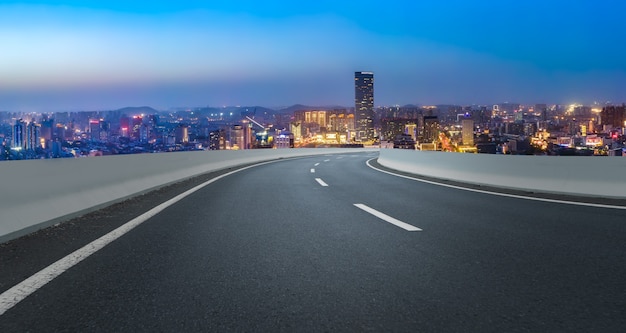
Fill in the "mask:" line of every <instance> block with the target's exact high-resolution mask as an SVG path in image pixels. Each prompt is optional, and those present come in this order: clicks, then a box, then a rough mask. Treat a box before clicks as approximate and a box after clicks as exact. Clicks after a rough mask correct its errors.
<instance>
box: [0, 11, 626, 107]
mask: <svg viewBox="0 0 626 333" xmlns="http://www.w3.org/2000/svg"><path fill="white" fill-rule="evenodd" d="M358 4H359V5H358V6H357V3H356V2H342V3H340V4H339V3H333V2H326V1H320V2H316V3H310V4H309V3H307V4H297V5H296V4H285V3H283V2H274V1H270V2H267V3H264V4H263V5H262V6H261V5H258V4H255V3H254V2H251V1H238V2H217V3H215V2H211V4H202V3H201V2H198V1H179V2H176V3H175V4H163V3H156V4H150V5H149V6H146V5H145V4H141V3H124V2H115V1H112V2H107V3H98V2H95V1H80V2H79V1H54V0H50V1H22V2H20V3H19V4H11V3H9V4H2V5H0V38H2V40H3V41H4V43H3V45H5V47H4V48H3V52H2V55H1V57H2V58H3V59H4V60H3V61H1V62H0V77H2V78H3V80H2V81H0V110H8V111H43V112H46V111H80V110H114V109H119V108H122V107H125V106H129V105H134V106H139V105H150V106H152V107H155V108H157V109H167V108H169V107H175V106H207V105H209V106H221V105H264V106H268V107H278V106H288V105H293V104H305V105H342V106H349V105H352V104H353V101H352V98H353V94H352V89H353V86H352V85H351V84H350V82H351V81H350V79H349V78H350V77H351V75H352V73H354V72H355V71H372V72H374V73H376V82H377V85H376V87H377V88H376V105H377V106H379V105H396V104H399V105H405V104H422V105H430V104H464V105H470V104H488V103H492V102H493V101H500V102H505V101H510V102H519V103H523V104H524V103H527V104H532V103H558V104H570V103H583V104H590V103H592V102H593V101H598V102H606V101H611V102H614V103H616V104H621V103H622V102H625V101H626V91H625V90H624V89H623V88H622V84H621V83H622V82H624V79H626V64H625V63H624V62H623V61H622V60H621V58H620V55H621V54H623V53H624V51H625V48H626V43H624V37H623V36H622V34H621V31H622V29H621V27H620V26H619V22H620V17H619V16H620V13H621V12H622V10H623V9H625V8H624V6H625V5H623V4H621V3H619V2H617V1H595V2H591V1H577V2H575V3H571V2H565V1H551V2H550V3H549V4H548V3H545V2H541V1H527V2H524V3H514V2H503V3H498V4H493V3H490V2H489V3H487V2H481V1H474V2H468V1H453V2H451V3H450V2H447V3H446V4H438V3H437V2H435V1H421V2H420V3H419V4H407V3H406V2H404V1H387V2H385V4H384V6H383V5H380V4H376V2H373V1H360V2H358Z"/></svg>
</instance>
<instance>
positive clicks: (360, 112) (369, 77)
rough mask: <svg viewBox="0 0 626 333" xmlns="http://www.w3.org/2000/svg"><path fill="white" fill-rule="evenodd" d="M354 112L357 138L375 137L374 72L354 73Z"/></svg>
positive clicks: (369, 138)
mask: <svg viewBox="0 0 626 333" xmlns="http://www.w3.org/2000/svg"><path fill="white" fill-rule="evenodd" d="M354 113H355V120H356V138H357V140H360V141H369V140H373V139H374V73H372V72H355V73H354Z"/></svg>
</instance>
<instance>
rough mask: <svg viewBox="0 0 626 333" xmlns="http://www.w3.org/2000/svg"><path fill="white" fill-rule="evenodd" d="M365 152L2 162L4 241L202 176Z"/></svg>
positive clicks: (215, 153) (203, 153)
mask: <svg viewBox="0 0 626 333" xmlns="http://www.w3.org/2000/svg"><path fill="white" fill-rule="evenodd" d="M357 151H359V152H360V151H363V149H259V150H240V151H234V150H225V151H198V152H175V153H158V154H138V155H114V156H102V157H86V158H76V159H50V160H24V161H7V162H1V163H0V184H1V185H0V186H1V187H0V193H1V194H0V243H2V242H6V241H8V240H10V239H14V238H17V237H19V236H22V235H25V234H28V233H30V232H33V231H36V230H38V229H41V228H44V227H47V226H50V225H53V224H55V223H57V222H59V221H63V220H67V219H70V218H72V217H75V216H80V215H83V214H85V213H88V212H91V211H94V210H97V209H100V208H102V207H105V206H108V205H111V204H113V203H116V202H120V201H122V200H125V199H128V198H130V197H132V196H136V195H139V194H142V193H145V192H148V191H151V190H154V189H156V188H159V187H162V186H165V185H168V184H172V183H175V182H178V181H181V180H184V179H187V178H190V177H193V176H197V175H200V174H203V173H207V172H211V171H217V170H221V169H225V168H229V167H234V166H238V165H243V164H248V163H255V162H261V161H268V160H273V159H279V158H290V157H299V156H309V155H322V154H337V153H346V152H357Z"/></svg>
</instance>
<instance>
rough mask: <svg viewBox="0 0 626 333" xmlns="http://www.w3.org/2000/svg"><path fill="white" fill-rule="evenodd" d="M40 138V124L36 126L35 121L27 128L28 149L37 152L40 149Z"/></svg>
mask: <svg viewBox="0 0 626 333" xmlns="http://www.w3.org/2000/svg"><path fill="white" fill-rule="evenodd" d="M40 136H41V130H40V126H39V124H35V122H34V121H31V122H30V123H28V125H27V126H26V149H29V150H35V149H37V148H38V147H40V146H41V141H40V140H39V138H40Z"/></svg>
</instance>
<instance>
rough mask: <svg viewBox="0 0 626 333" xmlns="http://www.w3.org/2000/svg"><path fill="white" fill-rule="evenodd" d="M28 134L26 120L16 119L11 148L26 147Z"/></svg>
mask: <svg viewBox="0 0 626 333" xmlns="http://www.w3.org/2000/svg"><path fill="white" fill-rule="evenodd" d="M26 136H27V134H26V122H24V121H23V120H22V119H19V120H16V121H15V125H14V126H13V137H12V141H11V148H14V149H26Z"/></svg>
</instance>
